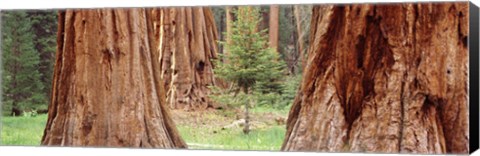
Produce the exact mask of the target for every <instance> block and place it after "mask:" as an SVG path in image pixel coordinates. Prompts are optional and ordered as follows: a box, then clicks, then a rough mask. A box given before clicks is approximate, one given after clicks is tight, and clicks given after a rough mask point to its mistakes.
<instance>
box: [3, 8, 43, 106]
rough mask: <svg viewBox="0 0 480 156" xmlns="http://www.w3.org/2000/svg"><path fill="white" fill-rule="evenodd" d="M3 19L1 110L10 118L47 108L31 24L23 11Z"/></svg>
mask: <svg viewBox="0 0 480 156" xmlns="http://www.w3.org/2000/svg"><path fill="white" fill-rule="evenodd" d="M2 16H3V17H2V38H3V39H2V40H3V43H2V44H3V45H2V53H3V57H2V61H3V66H2V67H3V70H2V71H3V72H2V78H3V81H2V87H3V103H2V108H3V110H4V112H5V111H9V114H11V115H20V114H22V112H23V111H28V110H37V109H46V108H47V104H46V102H45V95H44V94H43V93H42V89H43V85H42V83H41V82H40V76H41V74H40V72H39V71H38V64H39V62H40V58H39V54H38V52H37V51H36V50H35V47H34V42H33V37H34V36H33V33H32V32H31V21H30V19H29V18H28V17H27V13H26V12H24V11H12V12H4V13H3V14H2Z"/></svg>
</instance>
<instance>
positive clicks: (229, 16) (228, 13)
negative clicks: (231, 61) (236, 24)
mask: <svg viewBox="0 0 480 156" xmlns="http://www.w3.org/2000/svg"><path fill="white" fill-rule="evenodd" d="M232 11H233V7H228V6H227V7H226V11H225V14H226V22H227V28H226V29H227V34H226V35H225V41H226V42H227V45H229V44H232V38H231V36H230V34H232V23H233V12H232ZM227 49H228V48H227V47H224V48H223V50H224V51H223V54H224V55H228V50H227ZM223 63H228V60H223Z"/></svg>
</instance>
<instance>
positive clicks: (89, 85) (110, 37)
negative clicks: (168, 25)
mask: <svg viewBox="0 0 480 156" xmlns="http://www.w3.org/2000/svg"><path fill="white" fill-rule="evenodd" d="M146 13H147V12H146V11H145V10H144V9H96V10H67V11H65V12H63V11H61V12H59V21H58V22H59V23H58V33H57V36H58V37H57V55H56V62H55V69H54V78H53V86H52V88H53V90H52V97H51V99H52V100H51V103H50V105H49V112H48V121H47V125H46V128H45V131H44V136H43V138H42V145H60V146H95V147H98V146H100V147H105V146H106V147H153V148H158V147H161V148H181V147H186V144H185V143H184V142H183V140H182V139H181V138H180V136H179V133H178V132H177V130H176V128H175V125H174V123H173V121H172V120H171V119H170V115H169V110H168V107H167V106H166V103H165V91H164V88H163V85H162V84H163V82H162V80H161V79H160V78H159V77H158V76H157V75H158V73H159V72H158V73H157V72H156V71H159V70H160V69H157V66H155V64H159V63H158V61H157V59H154V58H153V57H152V56H155V55H158V54H155V51H154V50H151V49H152V47H151V44H150V43H149V38H152V37H149V36H151V35H150V34H153V32H152V30H151V29H148V28H149V27H148V26H147V23H148V21H147V14H146Z"/></svg>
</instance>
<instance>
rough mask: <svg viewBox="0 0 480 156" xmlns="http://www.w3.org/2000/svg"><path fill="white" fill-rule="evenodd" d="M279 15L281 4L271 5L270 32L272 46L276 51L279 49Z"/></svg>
mask: <svg viewBox="0 0 480 156" xmlns="http://www.w3.org/2000/svg"><path fill="white" fill-rule="evenodd" d="M278 16H279V6H278V5H271V6H270V18H269V20H270V22H269V29H268V34H269V41H270V48H273V49H275V51H278Z"/></svg>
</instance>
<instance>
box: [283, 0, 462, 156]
mask: <svg viewBox="0 0 480 156" xmlns="http://www.w3.org/2000/svg"><path fill="white" fill-rule="evenodd" d="M467 38H468V3H467V2H454V3H417V4H394V5H393V4H390V5H370V4H361V5H346V6H317V7H314V9H313V14H312V25H311V36H310V48H309V50H308V53H309V54H308V56H309V59H308V63H307V66H306V67H305V73H304V75H303V80H302V83H301V89H300V91H299V92H298V95H297V96H296V99H295V101H294V104H293V106H292V109H291V111H290V113H289V118H288V124H287V133H286V137H285V141H284V144H283V146H282V150H284V151H298V150H300V151H329V152H339V151H349V152H388V153H399V152H400V153H463V154H466V153H468V151H469V149H468V148H469V146H468V144H469V133H468V131H469V130H468V125H469V123H468V103H467V100H468V99H467V91H468V79H467V75H468V73H467V72H468V50H467V42H466V40H467Z"/></svg>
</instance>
